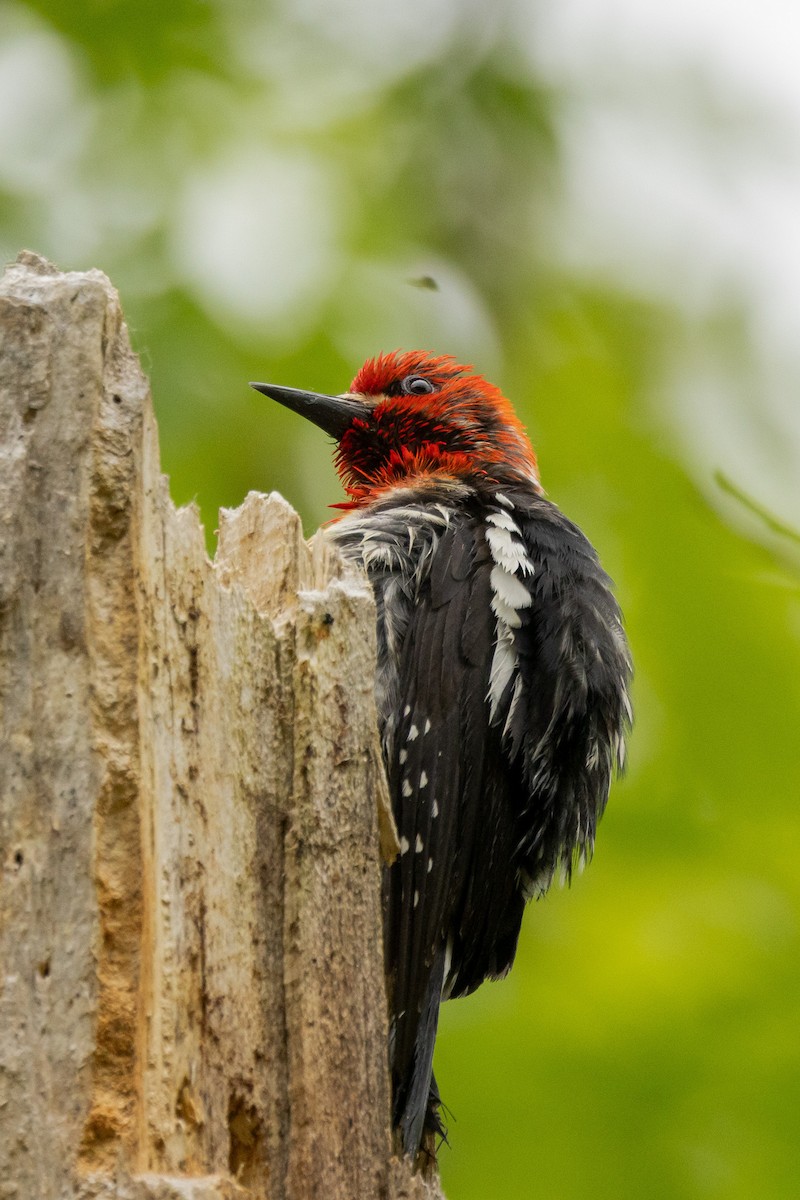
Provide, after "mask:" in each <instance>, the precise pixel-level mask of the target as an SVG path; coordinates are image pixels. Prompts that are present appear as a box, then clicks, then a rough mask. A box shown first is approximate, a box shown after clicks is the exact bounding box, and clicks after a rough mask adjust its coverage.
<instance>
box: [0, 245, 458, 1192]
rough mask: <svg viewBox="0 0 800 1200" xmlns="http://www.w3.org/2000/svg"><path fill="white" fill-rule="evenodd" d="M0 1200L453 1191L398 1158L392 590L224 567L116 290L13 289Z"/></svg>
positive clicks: (35, 283)
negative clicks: (184, 488) (174, 473)
mask: <svg viewBox="0 0 800 1200" xmlns="http://www.w3.org/2000/svg"><path fill="white" fill-rule="evenodd" d="M0 338H2V341H1V342H0V705H2V708H0V737H1V739H2V752H1V754H0V851H1V852H2V864H3V872H2V879H1V880H0V972H1V973H2V978H3V989H2V995H1V996H0V1196H9V1197H10V1196H18V1197H20V1198H22V1197H25V1198H27V1197H37V1198H41V1200H50V1198H54V1200H55V1198H56V1197H58V1198H62V1197H65V1198H66V1197H87V1198H88V1197H98V1198H99V1197H103V1198H108V1200H178V1198H181V1200H247V1198H249V1197H251V1198H253V1200H255V1198H263V1200H266V1198H267V1197H269V1200H309V1198H311V1197H325V1198H326V1200H338V1198H345V1197H348V1198H349V1197H386V1198H387V1200H389V1198H395V1200H401V1197H409V1198H411V1197H424V1196H437V1195H440V1192H439V1190H438V1184H437V1183H436V1181H435V1180H423V1179H422V1178H421V1177H419V1176H413V1177H412V1176H411V1174H410V1171H409V1168H408V1165H407V1164H406V1163H401V1162H399V1161H398V1160H397V1159H396V1158H392V1155H391V1139H390V1131H389V1119H388V1113H389V1087H388V1078H387V1069H386V1061H387V1059H386V1036H387V1031H386V1003H385V995H384V978H383V967H382V948H381V920H380V851H379V844H380V845H382V847H383V851H384V854H385V855H388V854H390V853H391V850H392V848H393V844H394V835H393V829H392V825H391V818H390V816H389V815H388V814H389V808H388V799H387V794H386V784H385V779H384V775H383V769H382V766H381V762H380V750H379V746H378V741H377V734H376V726H375V712H374V702H373V694H372V680H373V676H374V653H375V647H374V609H373V601H372V596H371V593H370V591H369V588H368V586H367V584H366V582H365V581H364V580H363V579H362V578H360V577H357V576H355V575H353V574H352V573H349V572H348V570H346V569H345V567H344V565H343V564H342V562H341V560H339V559H338V557H337V556H336V555H335V554H334V553H333V552H332V550H331V548H330V547H329V546H328V545H326V544H325V542H324V540H320V539H319V537H318V538H317V539H315V540H314V541H313V542H312V544H311V545H307V544H306V543H305V542H304V540H303V538H302V533H301V529H300V524H299V520H298V518H297V516H296V514H295V513H293V511H292V510H291V509H290V508H289V506H288V505H287V504H286V503H285V502H284V501H283V500H282V499H281V498H280V497H278V496H270V497H265V496H258V495H255V494H251V495H250V496H248V498H247V500H246V501H245V503H244V504H243V505H242V507H241V508H240V509H238V510H236V511H232V512H223V513H222V514H221V518H220V544H219V550H218V552H217V556H216V562H215V563H212V562H210V561H209V559H208V557H207V555H206V552H205V545H204V539H203V533H202V529H201V526H200V523H199V520H198V516H197V513H196V511H195V510H194V509H193V508H185V509H181V510H176V509H175V508H174V507H173V505H172V503H171V501H170V499H169V493H168V486H167V481H166V480H165V478H164V477H163V476H162V475H161V473H160V467H159V457H158V445H157V435H156V428H155V423H154V420H153V416H152V411H151V406H150V399H149V393H148V387H147V382H146V380H145V379H144V377H143V376H142V374H141V371H140V369H139V365H138V362H137V360H136V358H135V356H134V355H133V354H132V352H131V350H130V346H129V342H128V336H127V331H126V329H125V325H124V323H123V320H122V315H121V312H120V308H119V303H118V299H117V297H116V293H115V292H114V291H113V289H112V288H111V286H110V284H109V282H108V280H107V279H106V278H105V276H103V275H102V274H100V273H99V272H96V271H90V272H87V273H85V274H60V273H58V272H57V271H56V270H55V268H53V267H52V266H51V265H50V264H49V263H46V262H45V261H44V260H42V259H38V258H37V257H36V256H34V255H26V254H24V255H21V256H20V259H19V260H18V262H17V264H15V265H14V266H13V267H11V268H10V269H9V270H8V271H7V273H6V275H5V276H4V279H3V282H2V286H1V287H0Z"/></svg>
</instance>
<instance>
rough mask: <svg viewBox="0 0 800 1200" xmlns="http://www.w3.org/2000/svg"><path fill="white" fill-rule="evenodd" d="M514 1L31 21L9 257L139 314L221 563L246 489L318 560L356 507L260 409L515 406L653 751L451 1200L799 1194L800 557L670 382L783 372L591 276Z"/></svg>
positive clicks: (165, 440)
mask: <svg viewBox="0 0 800 1200" xmlns="http://www.w3.org/2000/svg"><path fill="white" fill-rule="evenodd" d="M464 7H465V10H466V6H464ZM340 8H341V12H339V10H340ZM512 8H513V6H512V5H511V4H510V3H509V4H508V5H505V4H501V5H499V6H497V9H496V14H495V16H494V17H492V16H486V17H484V18H483V19H482V20H481V21H478V20H477V17H476V14H472V15H469V16H468V15H467V13H466V11H464V13H460V12H459V10H458V8H457V7H456V8H453V9H452V10H451V9H448V8H447V7H446V5H444V4H443V3H442V4H439V5H431V6H430V14H428V15H429V16H430V20H431V21H432V22H433V24H432V26H431V29H430V30H427V29H426V30H424V31H423V30H419V31H417V32H416V33H415V29H414V26H413V24H412V25H409V24H406V25H403V24H402V20H403V18H402V17H401V16H400V15H398V14H399V11H400V9H399V8H398V10H397V12H394V10H390V8H386V9H385V10H382V9H380V6H378V9H375V10H373V9H372V8H370V7H364V9H363V14H362V15H363V18H364V22H365V26H364V28H365V31H367V30H371V33H369V36H367V33H366V32H365V36H364V38H363V39H362V38H360V37H355V36H350V35H347V36H346V34H347V30H348V29H349V30H350V32H351V34H352V29H351V26H352V12H353V11H358V10H357V9H355V10H354V9H352V8H351V9H350V10H348V11H349V12H350V17H349V18H348V19H349V20H350V25H349V26H348V25H346V23H345V24H344V25H343V26H342V28H340V27H339V25H337V14H338V16H339V17H340V18H341V21H342V22H344V19H345V15H346V13H345V8H344V7H342V6H339V5H334V6H332V8H331V10H330V11H329V10H328V9H327V8H323V7H319V8H317V7H315V6H314V5H313V4H310V3H307V4H303V5H300V6H299V7H297V6H292V5H291V4H290V3H288V0H286V3H276V4H274V5H273V6H271V7H266V8H264V9H258V10H256V8H255V6H248V5H223V4H221V3H217V4H214V3H207V4H201V3H196V2H194V0H181V2H180V3H178V4H171V5H163V4H161V5H158V4H154V3H147V4H136V5H134V4H131V3H127V2H124V3H116V4H112V3H90V4H82V5H81V4H78V5H76V4H74V3H69V4H68V3H66V2H62V0H36V2H33V0H31V3H29V4H28V5H22V4H18V5H17V6H9V7H7V8H6V10H5V11H4V15H3V17H2V22H1V23H0V56H4V59H3V61H5V62H6V63H7V64H10V65H11V66H12V67H13V65H14V64H15V63H17V64H19V63H22V64H24V66H25V71H24V87H22V84H20V88H19V89H18V90H17V92H15V94H14V95H15V99H14V103H13V104H11V105H10V106H6V111H5V114H4V115H3V116H2V117H0V148H5V149H7V150H9V152H10V154H11V157H9V158H7V159H5V160H4V161H3V162H0V243H1V245H2V252H3V254H4V256H5V257H6V258H11V257H14V256H15V254H16V252H17V250H18V249H19V248H20V246H21V245H22V244H25V245H29V246H31V247H32V248H35V249H37V250H39V251H41V252H43V253H45V254H47V255H49V256H50V257H52V258H53V259H54V260H55V261H57V262H58V263H59V265H60V266H61V267H62V268H74V269H84V268H86V267H88V266H93V265H95V266H99V267H101V268H103V269H104V270H105V271H106V272H107V273H108V274H109V275H110V276H111V278H112V280H113V281H114V283H115V284H116V285H117V286H118V287H119V288H120V290H121V293H122V298H123V303H124V306H125V311H126V313H127V315H128V318H129V322H130V326H131V332H132V337H133V341H134V344H135V346H136V348H137V349H138V351H139V353H140V354H141V356H142V359H143V364H144V367H145V369H146V370H147V371H148V373H149V375H150V377H151V380H152V384H153V392H154V399H155V405H156V410H157V414H158V418H159V422H160V429H161V443H162V454H163V461H164V467H165V469H166V470H167V471H168V472H169V474H170V476H171V479H172V490H173V495H174V497H175V499H176V500H177V501H179V502H185V501H187V500H189V499H191V498H197V500H198V502H199V504H200V506H201V509H202V512H203V515H204V518H205V522H206V527H207V530H208V532H209V543H210V545H213V530H214V528H215V525H216V510H217V508H218V506H219V505H221V504H225V505H235V504H237V503H239V502H240V501H241V499H242V498H243V497H244V495H245V494H246V492H247V491H248V490H249V489H251V488H257V489H262V490H269V489H272V488H277V489H278V490H280V491H281V492H283V493H284V494H285V495H286V496H287V497H288V498H289V499H290V500H291V501H292V502H293V503H294V504H295V505H296V506H297V507H298V508H299V509H300V511H301V512H302V514H303V516H304V519H305V521H306V525H307V528H308V529H309V531H310V530H311V529H312V528H314V527H315V526H316V525H317V524H319V523H320V522H322V521H324V520H327V519H328V518H329V516H330V512H329V510H328V509H327V505H328V504H329V503H331V502H332V501H335V500H337V499H338V498H339V496H340V492H339V488H338V484H337V482H336V480H335V476H334V474H333V471H332V468H331V466H330V454H329V447H327V446H326V445H325V443H324V439H323V438H322V436H321V435H320V434H319V433H318V432H317V431H315V430H313V429H311V428H305V427H302V425H301V423H300V422H299V421H298V420H297V419H296V418H294V417H293V416H292V415H291V414H289V413H287V412H285V411H284V410H283V409H279V408H278V407H277V406H275V407H269V406H268V404H267V402H266V401H265V400H264V398H263V397H259V396H257V395H256V394H255V393H253V392H251V391H250V390H249V389H248V387H247V382H248V380H250V379H259V378H261V379H265V380H271V381H274V382H278V383H285V384H290V385H297V386H308V387H311V388H319V389H320V390H337V391H338V390H341V389H342V388H344V387H345V386H346V385H347V383H348V381H349V379H350V378H351V377H352V375H353V374H354V373H355V370H356V368H357V367H358V366H359V365H360V362H361V360H362V359H363V358H364V357H366V356H367V355H369V354H373V353H376V352H377V351H379V350H389V349H393V348H395V347H396V346H399V345H404V346H406V348H408V347H409V346H411V345H413V344H418V345H420V346H426V347H427V348H430V349H434V350H437V351H440V352H451V353H454V354H456V355H458V356H461V357H462V358H464V359H466V360H467V361H471V362H474V363H475V365H476V367H478V368H479V369H481V370H483V371H484V373H485V374H487V375H488V376H489V377H490V378H493V379H495V380H496V381H497V382H498V383H499V384H501V385H502V386H503V387H504V388H505V389H506V391H507V392H508V394H509V395H510V396H511V397H512V398H513V399H514V401H515V403H516V404H517V406H518V408H519V411H520V413H521V415H522V416H523V417H524V419H525V421H526V423H527V424H528V426H529V428H530V430H531V433H532V436H533V438H534V442H535V444H536V446H537V449H538V452H539V456H540V462H541V467H542V474H543V478H544V480H545V484H546V486H547V487H548V489H549V492H550V495H551V496H552V498H553V499H555V500H556V501H557V502H558V503H560V504H561V505H562V507H563V508H564V509H565V510H566V511H567V512H568V513H569V514H570V516H572V517H573V518H574V519H575V520H577V521H578V522H579V523H580V524H581V525H582V526H583V527H584V528H585V530H586V531H587V533H588V534H589V536H590V537H591V538H592V540H593V541H594V542H595V544H596V545H597V546H598V548H599V550H600V552H601V556H602V558H603V560H604V562H605V563H606V565H607V566H608V569H609V571H610V573H611V574H612V575H613V576H614V578H615V579H616V580H617V582H618V588H619V593H620V597H621V600H622V603H623V607H624V609H625V611H626V615H627V620H628V624H629V629H630V635H631V640H632V644H633V648H634V655H635V662H636V668H637V674H636V686H635V706H636V712H637V724H636V730H635V734H634V737H633V739H632V743H631V752H630V769H629V772H628V775H627V777H626V779H625V781H624V782H622V783H621V784H620V785H618V786H617V787H616V788H615V790H614V792H613V795H612V799H611V803H610V806H609V810H608V813H607V815H606V817H605V819H604V821H603V824H602V826H601V830H600V837H599V842H598V849H597V856H596V861H595V862H594V864H593V865H592V867H591V869H590V870H589V871H588V872H587V874H586V875H585V876H583V877H581V878H580V879H578V880H576V881H575V883H574V885H573V887H572V888H571V890H570V892H569V893H566V892H563V891H559V890H555V891H554V892H553V894H552V895H551V896H549V897H548V898H547V899H546V900H544V901H542V902H540V903H538V904H536V905H534V906H533V907H532V909H531V910H530V911H529V913H528V916H527V919H526V922H525V926H524V930H523V937H522V941H521V946H520V952H519V957H518V963H517V966H516V967H515V970H514V972H513V973H512V975H511V976H510V977H509V979H508V980H507V981H505V982H504V983H502V984H496V985H488V986H486V987H485V988H483V989H482V990H481V991H480V992H479V993H478V994H477V995H476V996H474V997H472V998H470V999H469V1000H466V1001H458V1002H455V1003H453V1004H449V1005H446V1006H445V1010H444V1012H443V1017H442V1036H441V1039H440V1046H439V1049H438V1051H437V1075H438V1078H439V1081H440V1084H441V1087H442V1091H443V1094H444V1096H445V1098H446V1101H447V1103H448V1105H449V1106H450V1108H451V1109H452V1113H453V1119H452V1121H451V1126H450V1140H451V1146H452V1148H451V1149H445V1150H444V1151H443V1153H442V1170H443V1175H444V1180H445V1186H446V1190H447V1194H448V1195H449V1196H450V1197H451V1200H469V1198H471V1197H482V1198H486V1197H492V1196H502V1197H504V1200H512V1198H514V1197H519V1198H520V1200H523V1198H525V1200H527V1198H529V1197H542V1198H545V1200H569V1198H570V1197H576V1198H577V1197H581V1198H582V1200H583V1198H585V1197H588V1196H591V1197H593V1200H600V1197H604V1196H607V1197H609V1198H611V1197H614V1198H616V1197H631V1200H633V1198H637V1200H638V1197H640V1196H642V1195H647V1196H648V1197H664V1198H665V1200H666V1198H678V1197H680V1198H681V1200H693V1198H697V1200H701V1198H702V1200H706V1198H708V1200H717V1198H723V1197H724V1198H725V1200H752V1198H753V1197H755V1196H757V1197H759V1198H761V1200H766V1198H770V1200H773V1198H774V1200H778V1198H783V1197H785V1198H787V1200H788V1198H789V1197H795V1196H797V1195H798V1194H800V1177H799V1176H798V1154H797V1115H796V1114H797V1112H798V1111H800V1095H798V1091H799V1090H800V1089H799V1088H798V1079H800V1070H799V1069H798V1068H800V1062H798V1058H800V1039H799V1038H798V1028H800V1013H798V1003H797V998H798V995H800V977H799V976H800V954H799V953H798V950H799V949H800V947H798V915H799V914H800V883H799V882H798V872H797V866H796V859H797V851H796V847H797V844H798V834H800V809H799V808H798V798H799V797H800V756H799V755H798V752H797V745H798V733H797V730H798V728H800V582H798V579H799V577H800V560H798V559H797V558H795V557H792V556H793V554H794V547H793V544H792V539H787V538H782V537H781V536H780V534H778V535H774V531H772V530H770V528H769V526H768V524H765V523H764V521H762V520H761V518H760V516H759V512H760V510H761V509H763V507H764V505H763V497H762V495H761V494H755V495H753V496H752V497H751V499H752V500H753V501H754V504H755V508H754V509H753V504H751V505H750V508H751V509H753V511H754V512H755V516H752V515H751V514H750V513H748V512H747V511H746V509H745V508H744V506H743V505H742V504H741V503H740V502H739V501H737V500H735V499H731V498H730V496H728V495H727V494H726V493H725V492H724V491H723V490H722V489H721V488H720V487H719V486H718V485H716V484H715V482H714V477H713V471H714V468H724V467H725V463H724V462H723V461H721V460H719V461H714V454H713V452H711V453H710V454H706V455H705V456H703V455H698V454H696V453H694V450H695V447H694V446H693V445H692V439H693V436H694V435H693V434H687V433H686V430H685V429H684V428H683V426H682V417H681V411H682V410H681V408H680V405H678V404H677V394H676V393H675V391H674V387H675V385H674V383H673V382H671V381H673V380H674V379H675V378H676V374H675V371H676V370H679V369H680V368H682V366H683V365H684V364H685V362H686V360H687V357H691V354H696V353H697V352H698V347H699V348H700V351H702V353H704V354H706V355H708V356H710V357H711V358H712V359H714V360H715V361H717V362H718V363H723V364H724V363H726V362H729V363H732V364H735V366H734V367H733V368H732V371H735V372H736V373H737V374H738V375H739V376H740V377H743V376H745V375H746V374H747V372H748V371H754V370H755V368H754V366H753V364H754V362H755V352H754V350H753V347H752V344H751V342H750V340H749V336H748V324H747V314H746V311H745V312H742V311H739V313H738V315H734V316H733V317H731V315H730V313H724V314H721V316H720V320H719V321H717V322H716V323H715V322H714V321H713V320H712V321H710V322H709V323H708V324H707V325H706V326H698V324H697V323H696V322H692V321H690V320H689V318H688V317H687V316H686V315H685V313H684V312H683V311H681V310H680V309H679V308H678V306H677V305H675V306H672V305H670V304H669V303H667V302H666V301H662V302H656V301H653V300H652V299H644V298H642V297H640V296H636V295H634V294H632V293H631V291H630V290H629V289H626V288H625V287H623V285H622V284H621V283H620V282H618V281H617V280H616V277H615V275H614V272H613V271H612V272H611V273H610V274H609V277H608V278H607V279H605V280H604V281H602V282H601V283H598V282H597V279H596V278H594V279H590V278H589V277H588V274H587V273H586V272H584V271H582V270H580V268H579V267H576V266H572V267H569V266H567V265H565V263H566V259H565V256H564V254H563V253H562V251H563V247H561V249H559V248H558V245H557V243H558V239H557V237H556V236H555V232H554V231H556V230H557V229H558V228H559V212H560V204H561V198H562V190H563V178H562V162H561V146H562V125H561V124H560V117H561V114H562V106H563V104H564V101H565V98H564V97H562V96H559V95H558V94H557V92H556V90H555V89H554V88H553V87H552V86H551V85H549V84H547V83H546V82H545V81H544V80H543V79H542V78H539V77H538V76H537V75H536V72H535V71H534V70H533V68H532V67H531V66H530V63H528V62H527V61H526V60H525V59H524V57H523V55H522V52H521V50H520V48H519V47H518V46H517V45H516V44H515V38H514V37H513V36H512V35H511V34H510V33H507V32H506V31H505V24H504V18H505V17H506V16H508V14H509V13H510V12H511V10H512ZM409 11H411V12H412V17H413V13H414V11H415V10H414V9H411V10H409ZM369 13H372V16H369ZM376 13H377V15H376ZM331 14H333V15H331ZM414 19H416V20H418V21H419V20H421V19H422V10H421V9H420V10H419V11H418V12H417V15H416V18H414ZM411 20H412V18H408V21H411ZM380 21H386V22H388V26H387V31H386V35H385V37H383V38H381V37H379V36H377V34H376V32H375V30H376V22H378V23H379V22H380ZM398 21H399V22H400V27H399V28H398V26H397V22H398ZM437 22H438V23H437ZM20 69H21V68H20ZM566 99H568V98H566ZM282 189H283V191H282ZM286 189H288V190H286ZM292 189H294V190H292ZM284 193H285V195H284ZM281 196H284V199H283V200H281ZM276 197H277V198H276ZM315 205H316V207H315ZM276 206H277V207H276ZM262 214H263V216H262ZM248 221H251V222H252V224H251V225H248V223H247V222H248ZM243 229H244V231H245V232H242V230H243ZM248 231H249V232H248ZM262 235H263V236H264V237H265V238H266V239H267V241H266V243H264V245H262V243H261V237H262ZM285 239H288V240H289V245H290V247H291V256H290V262H289V269H288V271H287V268H286V265H285V263H282V261H281V257H280V256H281V250H282V243H283V241H284V240H285ZM218 245H221V246H223V247H224V246H228V247H229V250H228V253H227V255H226V254H225V253H224V251H221V250H217V249H216V247H217V246H218ZM265 246H266V248H265ZM306 258H308V261H306ZM295 263H296V270H294V269H293V264H295ZM254 264H255V265H254ZM621 265H622V264H621ZM303 273H305V274H303ZM623 274H624V272H622V271H620V278H622V276H623ZM301 276H303V278H305V276H307V283H306V284H304V285H303V287H304V289H305V290H303V287H300V284H299V283H298V280H300V279H301ZM426 277H429V278H430V279H432V280H434V281H435V284H436V286H435V287H433V288H432V287H431V286H430V285H428V286H423V287H420V286H414V285H413V284H414V281H419V280H420V279H421V278H426ZM239 280H241V290H239V289H238V287H237V283H238V281H239ZM301 282H302V280H301ZM690 352H691V353H690ZM794 383H795V386H796V381H794ZM700 403H702V401H700ZM747 412H748V420H749V421H750V422H751V428H752V429H754V430H756V431H757V432H759V433H769V430H768V429H767V422H766V418H765V417H763V416H762V414H761V411H760V409H759V406H758V404H757V403H755V401H753V400H751V401H750V407H749V408H748V409H747ZM780 453H781V444H780V438H777V439H776V440H775V455H776V458H777V457H778V456H779V455H780ZM709 461H710V465H707V464H708V463H709ZM793 469H794V472H795V477H796V464H794V468H793ZM766 482H767V477H766V474H765V475H764V483H765V484H766ZM728 490H729V491H730V489H728ZM745 490H746V491H748V494H749V490H748V489H745ZM734 492H739V493H741V488H740V487H738V484H734ZM768 507H769V506H768ZM743 530H745V531H746V533H745V532H743Z"/></svg>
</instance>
